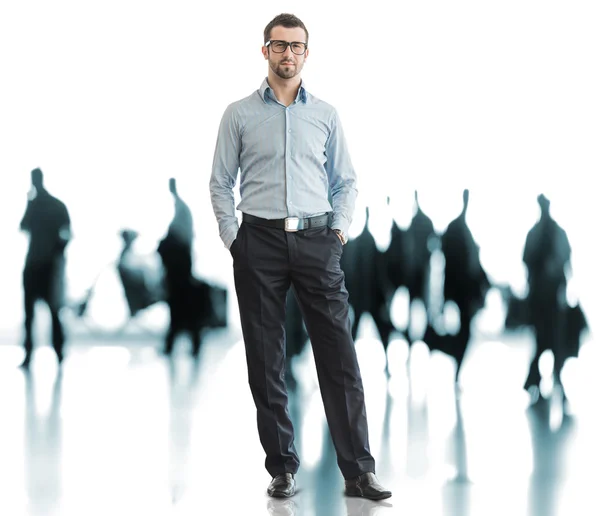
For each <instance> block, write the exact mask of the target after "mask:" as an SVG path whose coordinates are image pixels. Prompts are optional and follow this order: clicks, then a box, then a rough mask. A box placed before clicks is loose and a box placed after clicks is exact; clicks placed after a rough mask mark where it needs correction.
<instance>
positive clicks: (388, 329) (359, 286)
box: [340, 208, 395, 376]
mask: <svg viewBox="0 0 600 516" xmlns="http://www.w3.org/2000/svg"><path fill="white" fill-rule="evenodd" d="M365 211H366V220H365V227H364V228H363V230H362V232H361V233H360V235H358V236H357V237H356V238H355V239H353V240H350V241H348V243H347V244H346V246H345V249H344V254H343V255H342V259H341V261H340V267H341V268H342V270H343V271H344V275H345V282H346V289H347V290H348V302H349V303H350V306H352V309H353V311H354V319H353V321H352V338H353V339H354V340H356V336H357V334H358V325H359V323H360V319H361V317H362V315H363V314H365V313H369V314H371V317H373V321H374V322H375V326H376V327H377V331H378V332H379V336H380V338H381V342H382V344H383V349H384V352H385V354H386V365H385V372H386V375H388V376H389V369H388V363H387V348H388V345H389V342H390V336H391V334H392V332H393V331H394V329H395V328H394V325H393V324H392V322H391V317H390V305H391V299H392V295H393V292H392V284H391V282H390V281H389V279H388V277H387V270H386V268H385V262H384V260H385V255H384V254H383V253H382V252H381V251H379V249H377V244H376V243H375V238H373V235H372V234H371V232H370V231H369V208H366V210H365Z"/></svg>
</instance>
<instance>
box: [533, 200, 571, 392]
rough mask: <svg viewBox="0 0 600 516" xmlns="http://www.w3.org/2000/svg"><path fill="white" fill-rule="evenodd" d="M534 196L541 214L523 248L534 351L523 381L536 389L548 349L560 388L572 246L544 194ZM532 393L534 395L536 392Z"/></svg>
mask: <svg viewBox="0 0 600 516" xmlns="http://www.w3.org/2000/svg"><path fill="white" fill-rule="evenodd" d="M537 200H538V204H539V206H540V218H539V220H538V221H537V222H536V224H535V225H534V226H533V227H532V228H531V230H530V231H529V233H528V234H527V238H526V240H525V249H524V251H523V263H524V264H525V265H526V267H527V273H528V277H527V280H528V283H529V294H528V296H527V304H528V310H529V314H530V320H531V324H532V325H533V328H534V332H535V339H536V341H535V346H536V350H535V354H534V357H533V359H532V361H531V365H530V367H529V374H528V376H527V380H526V381H525V385H524V388H525V389H526V390H529V389H530V388H535V389H539V385H540V381H541V376H540V371H539V368H538V361H539V359H540V357H541V355H542V353H543V352H544V351H546V350H548V349H549V350H551V351H552V353H553V355H554V381H555V384H556V385H558V386H559V387H561V388H562V382H561V378H560V373H561V370H562V367H563V365H564V363H565V360H566V358H567V356H568V342H567V335H568V334H567V313H568V311H567V297H566V289H567V278H566V271H567V270H568V269H567V268H568V267H569V265H570V259H571V246H570V244H569V239H568V238H567V234H566V232H565V230H564V229H563V228H561V227H560V226H559V225H558V224H557V222H556V221H555V220H554V219H553V218H552V217H551V215H550V201H549V200H548V199H547V198H546V197H545V196H544V195H539V196H538V199H537ZM538 393H539V390H538ZM533 394H534V397H535V396H536V394H537V393H536V392H534V393H533ZM563 396H564V392H563Z"/></svg>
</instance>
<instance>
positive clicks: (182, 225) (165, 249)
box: [158, 178, 201, 356]
mask: <svg viewBox="0 0 600 516" xmlns="http://www.w3.org/2000/svg"><path fill="white" fill-rule="evenodd" d="M169 190H170V192H171V194H172V195H173V200H174V202H175V214H174V216H173V220H172V221H171V224H170V225H169V229H168V231H167V234H166V236H165V237H164V238H163V239H162V240H161V241H160V244H159V246H158V254H159V255H160V257H161V259H162V262H163V266H164V269H165V287H166V301H167V304H168V305H169V312H170V323H169V329H168V331H167V335H166V338H165V348H164V352H165V354H167V355H169V354H171V352H172V351H173V345H174V343H175V338H176V336H177V335H178V334H179V333H180V332H182V331H189V332H191V334H192V349H193V354H194V356H197V355H198V352H199V350H200V330H201V326H200V318H199V317H198V309H199V308H200V307H199V306H198V304H197V300H196V299H195V295H196V294H197V292H196V289H195V288H194V287H195V285H194V283H195V282H194V281H193V276H192V242H193V238H194V230H193V221H192V214H191V211H190V209H189V207H188V206H187V204H186V203H185V202H184V201H183V200H182V199H181V197H179V194H178V193H177V185H176V181H175V179H173V178H171V179H169Z"/></svg>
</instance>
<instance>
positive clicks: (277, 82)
mask: <svg viewBox="0 0 600 516" xmlns="http://www.w3.org/2000/svg"><path fill="white" fill-rule="evenodd" d="M267 82H268V83H269V86H270V88H271V89H272V90H273V93H274V94H275V97H276V98H277V100H278V101H279V102H281V103H282V104H284V105H286V106H289V105H290V104H291V103H292V102H294V100H295V99H296V97H297V96H298V90H299V89H300V83H301V82H302V79H301V78H300V76H296V77H294V78H293V79H281V78H280V77H278V76H277V75H275V74H274V73H271V72H269V76H268V78H267Z"/></svg>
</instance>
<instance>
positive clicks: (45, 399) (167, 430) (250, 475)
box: [0, 332, 600, 516]
mask: <svg viewBox="0 0 600 516" xmlns="http://www.w3.org/2000/svg"><path fill="white" fill-rule="evenodd" d="M364 335H365V334H364V332H363V337H362V338H361V339H359V340H358V341H357V351H358V354H359V361H360V364H361V368H362V372H363V378H364V383H365V390H366V395H367V411H368V418H369V423H370V438H371V449H372V452H373V454H374V456H375V458H376V460H377V474H378V476H379V478H380V480H381V482H382V483H383V484H384V485H385V486H389V487H390V488H391V489H392V490H393V493H394V495H393V497H392V498H391V499H389V500H386V501H384V502H379V503H375V502H370V501H365V500H360V499H346V498H345V497H344V496H343V494H342V489H343V482H342V477H341V475H340V473H339V470H338V469H337V465H336V458H335V453H334V449H333V447H332V444H331V440H330V437H329V434H328V430H327V427H326V424H325V420H324V414H323V408H322V403H321V399H320V395H319V391H318V388H317V383H316V373H315V371H314V366H313V365H312V356H311V353H310V348H308V350H309V351H308V352H307V353H305V354H304V355H302V356H300V357H299V360H298V361H297V362H296V363H295V370H296V372H297V373H298V376H299V379H300V383H299V387H298V390H297V392H296V393H295V394H294V395H293V396H292V397H291V407H290V408H291V413H292V415H293V418H294V421H295V425H296V432H297V448H298V451H299V453H300V456H301V459H302V461H303V462H302V465H301V469H300V472H299V474H298V476H297V482H298V488H299V490H298V494H297V495H296V496H295V497H294V498H293V499H291V500H284V501H280V500H272V499H269V498H268V497H267V496H266V494H265V489H266V486H267V484H268V482H269V480H270V478H269V476H268V474H267V473H266V471H265V470H264V467H263V464H264V456H263V452H262V449H261V447H260V443H259V440H258V436H257V431H256V421H255V412H254V409H253V403H252V399H251V396H250V393H249V389H248V386H247V382H246V369H245V361H244V350H243V345H242V343H241V342H240V340H239V336H236V335H231V334H228V333H221V334H215V335H214V336H212V337H209V339H208V340H207V341H206V345H205V346H204V347H203V349H202V353H201V357H200V360H199V363H198V364H197V365H195V364H194V363H193V362H192V361H191V360H190V359H189V358H188V357H187V354H186V352H185V349H180V350H179V353H178V354H177V356H176V357H175V358H174V359H173V360H172V361H171V362H169V361H167V360H166V359H164V358H162V357H160V356H159V355H157V353H156V349H157V348H158V343H157V342H148V343H146V344H144V345H138V346H133V345H131V344H130V343H128V344H123V345H119V344H118V343H112V344H111V345H110V346H107V345H102V343H98V344H97V345H89V344H88V343H85V344H82V343H80V344H77V343H74V344H72V345H71V346H70V348H69V354H68V357H67V359H66V360H65V362H64V364H63V367H62V369H61V370H60V371H59V370H58V369H57V367H56V362H55V359H54V356H53V354H52V351H51V349H50V348H47V347H42V348H39V349H38V350H37V351H36V354H35V358H34V363H33V365H32V368H31V372H30V373H29V374H24V373H23V372H22V371H21V370H20V369H18V367H17V365H18V363H19V361H20V359H21V358H22V350H21V349H20V348H17V347H16V346H0V392H2V396H1V397H0V411H1V414H2V423H1V424H0V429H1V430H0V436H1V438H0V457H1V460H0V488H1V492H2V494H1V496H0V514H7V515H9V514H10V515H24V516H25V515H27V516H30V515H44V516H53V515H61V516H63V515H64V516H71V515H78V516H79V515H86V516H92V515H96V514H98V515H100V514H102V515H105V514H117V515H121V514H123V515H131V514H160V515H169V514H173V515H187V514H190V515H201V514H202V515H204V514H206V515H213V514H214V515H229V514H231V515H238V514H248V515H260V514H263V515H279V516H284V515H285V516H289V515H298V516H300V515H306V516H313V515H314V516H320V515H323V516H341V515H344V516H374V515H379V516H383V515H392V514H402V515H411V516H414V515H428V516H429V515H444V516H470V515H479V514H485V515H496V514H498V515H502V516H504V515H511V516H513V515H514V516H516V515H523V516H525V515H527V516H534V515H535V516H556V515H563V514H565V515H566V514H569V515H570V514H600V509H599V505H598V500H597V496H594V495H595V491H594V488H596V484H597V478H598V475H597V469H596V468H595V466H596V465H597V464H598V463H599V459H600V450H599V446H598V436H599V435H600V432H599V430H600V428H599V427H600V419H598V418H597V417H596V412H597V411H596V405H597V399H598V393H599V391H600V390H599V389H598V380H597V375H595V374H594V370H595V366H594V365H593V364H597V363H598V361H597V357H596V356H595V355H596V352H595V351H594V347H593V346H592V345H589V346H586V349H584V350H583V351H582V355H584V357H585V359H586V362H585V367H584V363H583V360H582V359H580V360H579V361H578V362H577V363H571V364H569V368H568V371H567V370H566V371H565V376H566V377H565V385H566V387H567V388H568V390H569V397H570V400H571V411H572V414H568V413H567V414H565V413H564V412H563V410H562V404H560V403H558V402H556V400H555V399H553V398H552V397H550V398H549V399H543V398H542V399H541V401H540V402H538V403H537V404H535V405H534V406H533V407H529V406H528V399H527V397H526V395H525V393H523V392H522V389H521V384H522V382H523V379H524V376H525V371H526V368H527V365H528V364H527V360H528V353H529V352H530V347H529V344H528V342H529V341H528V337H527V336H522V337H516V338H514V339H512V340H511V339H508V338H507V339H505V340H503V341H502V342H487V341H485V340H480V341H479V342H478V343H476V344H475V345H473V346H472V349H471V351H470V352H469V355H468V357H467V362H466V363H465V366H464V375H463V377H462V391H461V392H460V393H459V394H458V395H456V394H455V389H454V388H453V385H452V378H453V367H454V366H453V364H452V362H451V361H450V359H448V358H447V357H445V356H443V355H439V354H437V353H434V354H431V355H430V354H429V352H428V350H427V349H426V348H425V346H424V345H422V346H419V345H416V346H415V347H414V349H413V352H412V353H411V355H410V356H411V358H410V366H411V369H410V370H411V371H412V380H411V381H409V380H408V379H407V375H406V367H405V365H404V361H405V360H406V357H407V355H408V354H407V348H406V345H405V344H404V343H403V342H401V341H396V342H394V343H393V344H392V345H391V347H390V350H389V352H390V358H391V361H392V366H393V367H392V377H391V379H390V380H389V381H388V380H386V378H385V377H384V375H383V373H382V371H383V353H382V351H381V349H382V348H381V345H380V343H379V342H378V341H376V340H375V339H373V338H372V337H369V336H364ZM182 345H183V343H182ZM547 365H548V364H546V366H547ZM546 366H544V368H546ZM549 367H550V369H548V370H551V364H549ZM584 387H585V390H584Z"/></svg>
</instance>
